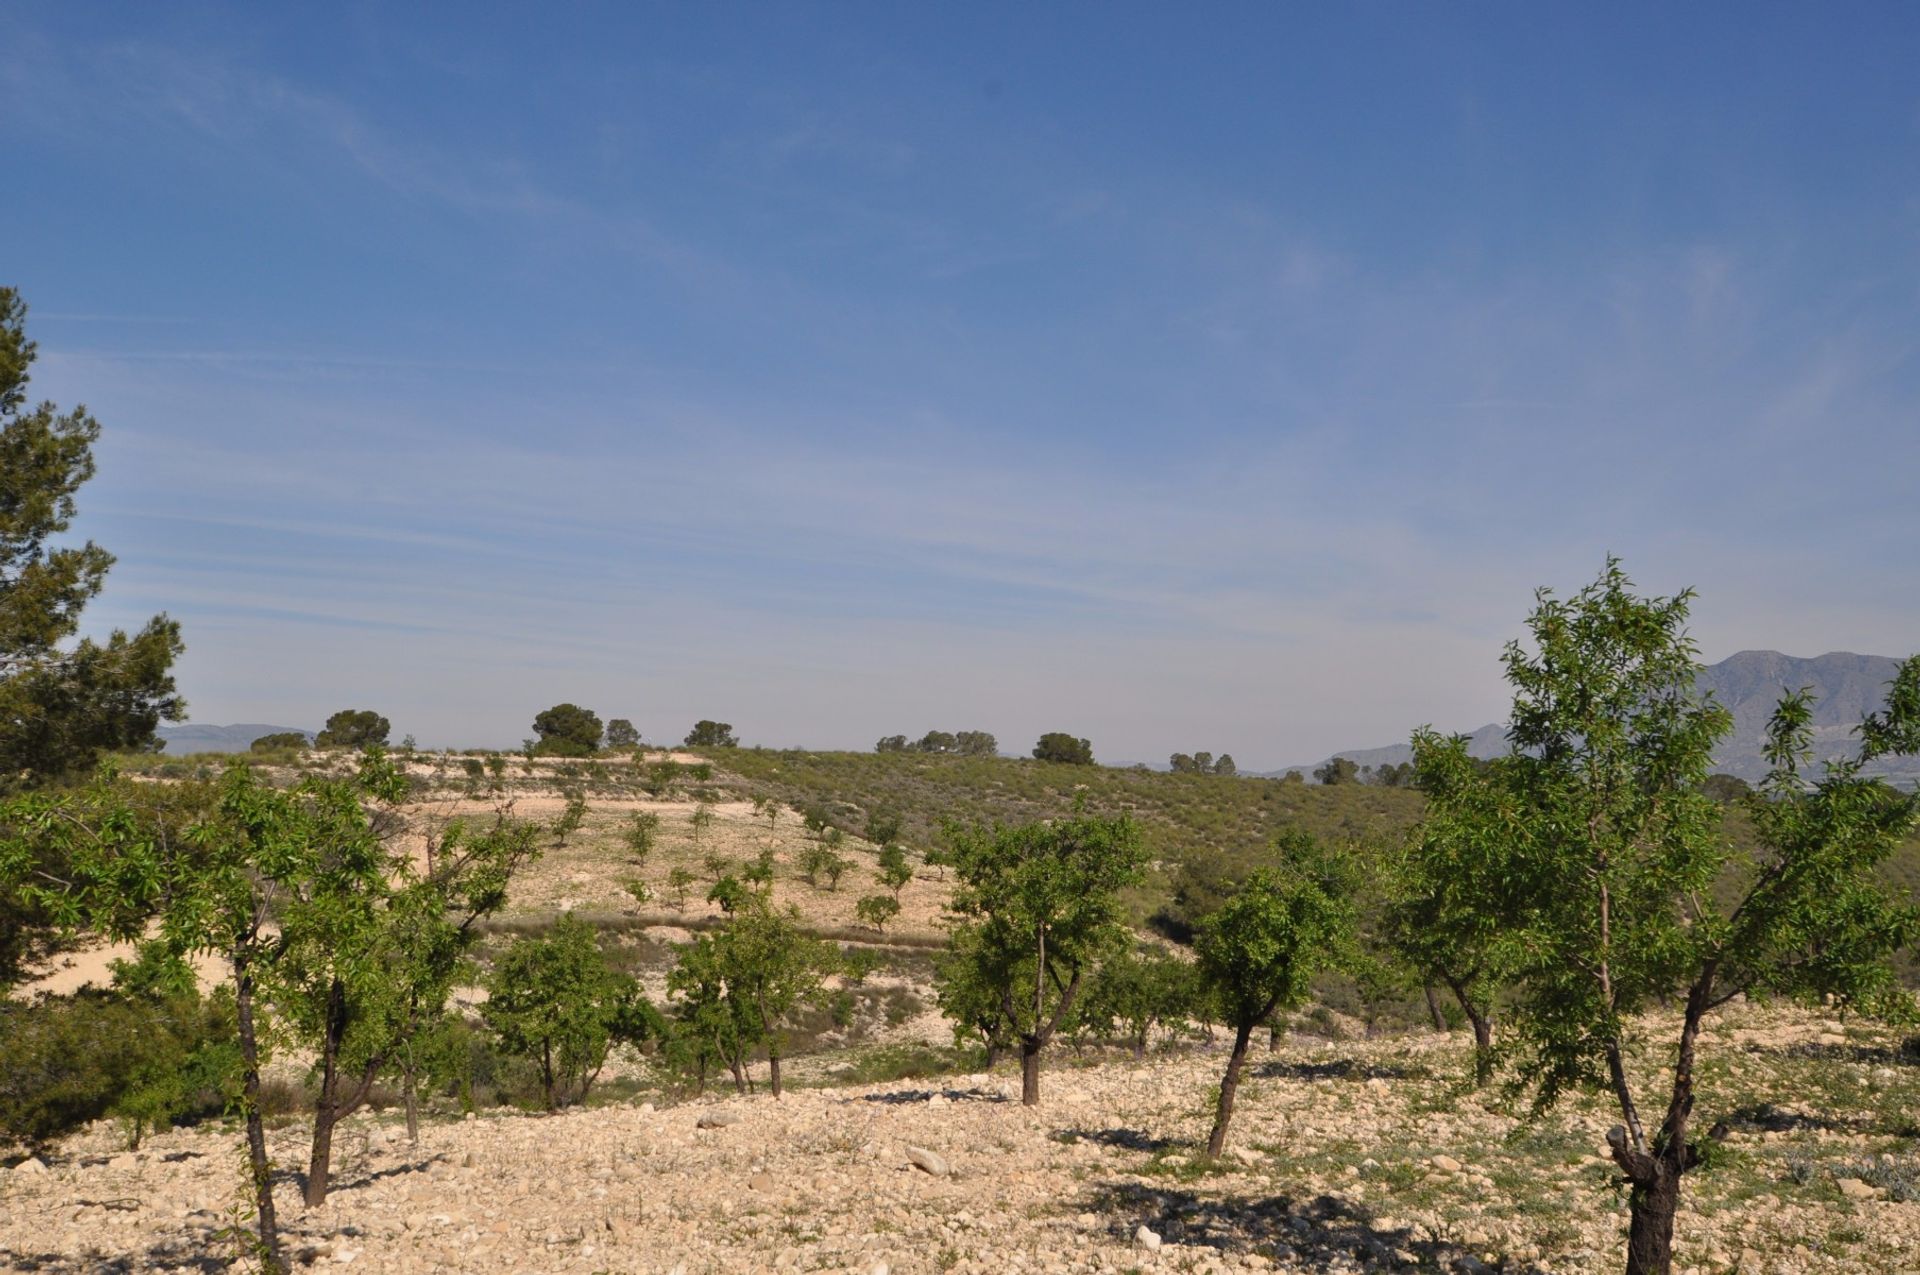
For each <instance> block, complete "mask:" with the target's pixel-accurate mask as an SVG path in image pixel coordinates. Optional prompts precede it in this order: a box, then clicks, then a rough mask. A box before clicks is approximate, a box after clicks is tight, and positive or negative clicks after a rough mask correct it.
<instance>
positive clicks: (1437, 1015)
mask: <svg viewBox="0 0 1920 1275" xmlns="http://www.w3.org/2000/svg"><path fill="white" fill-rule="evenodd" d="M1426 991H1427V1015H1428V1016H1429V1017H1430V1018H1432V1019H1433V1030H1435V1031H1437V1032H1443V1031H1445V1030H1447V1016H1446V1015H1445V1014H1443V1013H1441V1012H1440V994H1439V993H1438V992H1436V991H1434V989H1433V984H1432V983H1428V984H1427V987H1426Z"/></svg>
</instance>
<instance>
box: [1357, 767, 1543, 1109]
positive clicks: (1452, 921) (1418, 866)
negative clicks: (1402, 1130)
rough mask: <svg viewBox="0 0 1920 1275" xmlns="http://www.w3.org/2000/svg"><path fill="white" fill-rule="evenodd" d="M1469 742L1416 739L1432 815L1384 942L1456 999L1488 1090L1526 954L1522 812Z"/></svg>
mask: <svg viewBox="0 0 1920 1275" xmlns="http://www.w3.org/2000/svg"><path fill="white" fill-rule="evenodd" d="M1467 743H1468V741H1467V737H1466V736H1464V735H1455V736H1451V737H1442V736H1439V735H1436V734H1435V733H1433V732H1432V731H1431V730H1421V731H1419V732H1416V733H1415V735H1414V737H1413V755H1414V763H1413V764H1414V766H1415V768H1416V772H1417V774H1418V783H1419V786H1420V788H1421V789H1422V790H1423V791H1425V792H1426V794H1427V799H1428V801H1427V815H1426V818H1425V819H1424V820H1422V822H1421V824H1420V826H1419V827H1418V828H1417V829H1416V830H1415V833H1414V836H1413V837H1412V839H1411V842H1410V844H1409V845H1408V847H1407V850H1406V852H1405V853H1404V854H1402V855H1401V856H1400V858H1399V860H1398V862H1397V864H1396V865H1395V871H1394V872H1393V873H1392V874H1391V878H1392V879H1391V881H1390V884H1389V886H1388V890H1389V897H1388V900H1387V906H1386V908H1385V909H1384V911H1383V913H1382V916H1381V924H1380V935H1381V937H1382V939H1383V940H1384V942H1385V945H1386V946H1387V947H1388V948H1389V949H1390V950H1391V951H1392V952H1393V953H1394V955H1396V956H1397V957H1398V958H1399V959H1400V960H1401V961H1403V962H1404V963H1405V964H1406V965H1407V967H1408V968H1409V969H1410V970H1411V971H1412V973H1413V974H1414V975H1415V976H1416V977H1417V978H1418V979H1419V981H1420V982H1421V983H1422V984H1424V985H1426V986H1428V987H1431V986H1433V985H1434V984H1435V983H1438V984H1439V985H1441V986H1443V987H1445V988H1446V989H1447V990H1448V991H1450V992H1451V993H1453V997H1454V999H1455V1000H1456V1001H1457V1002H1459V1005H1460V1010H1461V1012H1462V1013H1463V1014H1464V1015H1465V1016H1466V1019H1467V1022H1468V1023H1469V1024H1471V1025H1472V1027H1473V1044H1474V1059H1473V1070H1474V1083H1475V1084H1476V1085H1485V1084H1486V1083H1487V1082H1488V1081H1490V1080H1492V1079H1493V1073H1494V1065H1495V1055H1494V1038H1493V1033H1494V1005H1495V998H1496V996H1497V994H1498V993H1499V990H1500V988H1501V986H1502V985H1503V984H1504V982H1505V981H1506V979H1507V978H1508V976H1509V974H1510V973H1511V971H1512V969H1513V966H1514V962H1515V960H1517V959H1518V957H1519V955H1520V952H1519V949H1518V947H1517V939H1518V936H1519V929H1518V927H1517V926H1516V925H1514V924H1513V923H1512V917H1513V915H1514V913H1515V910H1516V908H1517V906H1518V904H1517V902H1516V900H1515V899H1514V898H1513V897H1512V895H1513V890H1512V886H1513V883H1514V882H1515V881H1516V880H1517V879H1518V875H1517V874H1518V866H1517V865H1516V864H1515V863H1514V862H1513V853H1514V850H1515V847H1516V846H1517V845H1518V844H1519V840H1520V834H1521V832H1522V828H1521V819H1522V809H1521V805H1520V803H1519V801H1518V800H1517V799H1516V798H1515V796H1514V795H1513V785H1511V784H1509V783H1507V782H1503V781H1504V779H1505V778H1506V777H1505V776H1502V775H1494V774H1492V773H1491V771H1490V770H1489V769H1488V768H1487V767H1484V766H1483V765H1482V764H1481V763H1479V762H1477V761H1475V760H1474V759H1473V758H1472V757H1471V756H1469V755H1468V753H1467ZM1508 765H1509V763H1507V762H1505V761H1497V762H1495V763H1493V766H1492V770H1504V769H1505V768H1506V767H1507V766H1508ZM1442 1025H1444V1020H1442Z"/></svg>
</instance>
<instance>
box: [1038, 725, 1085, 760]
mask: <svg viewBox="0 0 1920 1275" xmlns="http://www.w3.org/2000/svg"><path fill="white" fill-rule="evenodd" d="M1033 755H1034V757H1035V758H1037V759H1038V760H1040V761H1050V762H1061V763H1065V764H1067V765H1073V766H1091V765H1093V745H1092V744H1091V743H1089V742H1088V741H1086V740H1084V739H1076V738H1074V737H1073V736H1072V735H1069V734H1066V733H1065V732H1063V731H1057V730H1056V731H1048V732H1047V733H1046V734H1044V735H1042V736H1041V737H1040V740H1039V742H1038V743H1036V744H1035V745H1034V746H1033Z"/></svg>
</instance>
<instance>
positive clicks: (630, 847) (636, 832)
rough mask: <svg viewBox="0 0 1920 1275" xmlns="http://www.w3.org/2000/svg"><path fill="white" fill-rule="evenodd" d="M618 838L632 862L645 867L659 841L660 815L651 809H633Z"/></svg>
mask: <svg viewBox="0 0 1920 1275" xmlns="http://www.w3.org/2000/svg"><path fill="white" fill-rule="evenodd" d="M620 839H621V840H622V841H624V842H625V843H626V846H627V854H628V856H629V857H630V858H631V859H632V860H633V862H634V863H635V864H636V865H638V866H640V867H645V866H646V862H647V860H648V859H649V858H651V857H652V855H653V850H654V847H655V846H656V845H658V844H659V841H660V816H659V815H658V814H657V813H655V812H654V811H651V810H638V811H635V812H634V813H633V815H632V816H631V817H630V818H629V819H628V820H627V825H626V827H625V828H623V829H621V832H620Z"/></svg>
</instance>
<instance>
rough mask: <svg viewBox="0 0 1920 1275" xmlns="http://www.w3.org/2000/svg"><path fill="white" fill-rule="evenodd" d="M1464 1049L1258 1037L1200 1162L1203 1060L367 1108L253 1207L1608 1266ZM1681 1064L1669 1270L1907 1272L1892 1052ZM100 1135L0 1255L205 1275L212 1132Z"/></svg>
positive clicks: (341, 1252)
mask: <svg viewBox="0 0 1920 1275" xmlns="http://www.w3.org/2000/svg"><path fill="white" fill-rule="evenodd" d="M1463 1044H1464V1042H1463V1041H1462V1040H1461V1039H1460V1038H1459V1037H1458V1036H1454V1037H1446V1036H1439V1035H1432V1034H1426V1033H1419V1034H1413V1035H1408V1036H1401V1037H1395V1038H1387V1039H1378V1040H1374V1041H1344V1042H1343V1041H1322V1040H1311V1039H1307V1038H1296V1039H1294V1040H1292V1041H1288V1042H1283V1044H1282V1046H1281V1049H1280V1050H1279V1051H1278V1052H1277V1053H1273V1054H1263V1055H1262V1056H1261V1057H1259V1058H1258V1060H1257V1065H1256V1067H1255V1068H1254V1074H1253V1077H1252V1079H1251V1080H1250V1082H1249V1083H1248V1084H1247V1086H1246V1087H1245V1088H1244V1089H1243V1092H1242V1097H1241V1105H1240V1112H1239V1115H1238V1117H1237V1119H1236V1123H1235V1126H1234V1136H1233V1138H1232V1139H1231V1148H1232V1154H1231V1155H1230V1156H1229V1157H1228V1158H1227V1159H1226V1160H1225V1161H1223V1162H1222V1163H1220V1164H1218V1165H1208V1164H1205V1163H1203V1162H1202V1160H1201V1158H1200V1157H1199V1156H1198V1155H1197V1154H1196V1145H1197V1143H1198V1142H1199V1141H1200V1140H1201V1139H1203V1138H1204V1135H1205V1132H1206V1126H1207V1119H1208V1115H1209V1112H1208V1103H1209V1101H1210V1097H1211V1093H1210V1088H1211V1086H1212V1085H1213V1084H1215V1083H1216V1082H1217V1079H1218V1072H1219V1068H1220V1065H1221V1062H1222V1055H1221V1053H1220V1051H1218V1050H1217V1049H1214V1050H1210V1049H1207V1048H1204V1047H1196V1048H1193V1049H1188V1050H1180V1051H1173V1052H1167V1053H1163V1054H1159V1055H1156V1056H1154V1057H1152V1058H1150V1059H1149V1060H1147V1061H1145V1062H1142V1063H1135V1062H1133V1061H1131V1060H1126V1059H1115V1058H1108V1059H1107V1060H1104V1061H1100V1062H1098V1063H1083V1064H1076V1063H1075V1062H1074V1060H1073V1059H1072V1057H1071V1055H1070V1054H1066V1053H1064V1052H1063V1053H1062V1054H1061V1055H1060V1056H1059V1057H1057V1058H1056V1059H1055V1060H1054V1065H1053V1066H1052V1067H1051V1068H1050V1070H1049V1071H1048V1073H1047V1076H1046V1082H1045V1094H1044V1097H1045V1102H1044V1104H1043V1105H1042V1106H1041V1107H1040V1108H1038V1109H1037V1110H1030V1109H1026V1108H1023V1107H1021V1106H1020V1104H1019V1102H1018V1098H1017V1096H1018V1080H1017V1077H1015V1076H1012V1075H1006V1074H995V1075H970V1076H952V1077H946V1078H943V1079H940V1080H935V1081H906V1082H895V1083H889V1084H881V1085H867V1086H859V1087H847V1088H813V1089H799V1090H790V1091H789V1092H788V1094H787V1095H786V1096H785V1097H784V1098H783V1099H781V1100H780V1101H778V1102H775V1101H774V1100H772V1099H771V1098H769V1097H766V1096H765V1095H764V1094H762V1095H758V1096H754V1097H749V1098H739V1097H731V1096H729V1097H726V1098H724V1099H719V1098H710V1099H708V1100H704V1101H695V1102H687V1103H684V1104H681V1105H675V1106H660V1107H658V1108H656V1107H655V1106H653V1105H652V1104H645V1103H643V1104H638V1105H630V1104H616V1105H609V1106H603V1107H594V1108H590V1109H587V1110H582V1111H575V1112H570V1113H567V1114H562V1115H557V1116H532V1115H519V1114H511V1115H483V1116H481V1117H479V1118H478V1119H465V1120H462V1119H457V1118H452V1117H444V1118H439V1119H434V1120H430V1121H428V1122H427V1124H426V1126H425V1128H424V1129H423V1132H422V1136H421V1141H420V1144H419V1145H418V1146H414V1145H410V1144H409V1143H408V1142H407V1141H406V1138H405V1135H404V1132H403V1131H402V1130H401V1129H400V1127H399V1122H398V1120H397V1117H395V1116H394V1115H393V1114H392V1113H386V1114H368V1115H362V1116H360V1117H356V1118H355V1119H354V1120H353V1121H351V1122H350V1123H349V1125H348V1126H347V1130H346V1132H345V1133H344V1134H343V1137H342V1139H341V1141H340V1143H339V1144H337V1145H338V1150H337V1158H336V1165H337V1168H338V1174H337V1187H336V1190H335V1192H334V1194H333V1197H332V1199H331V1200H330V1201H329V1202H328V1203H327V1205H325V1206H324V1207H322V1208H319V1209H315V1210H303V1209H302V1208H301V1206H300V1203H299V1182H298V1179H297V1175H296V1174H294V1173H292V1172H287V1173H284V1174H283V1175H282V1177H281V1179H280V1185H279V1189H278V1198H279V1201H280V1208H281V1211H282V1214H281V1215H282V1219H283V1223H284V1224H285V1228H286V1232H287V1243H288V1249H289V1252H290V1253H291V1254H293V1255H295V1256H296V1257H297V1262H296V1266H297V1268H298V1269H302V1270H334V1269H340V1268H343V1267H344V1268H348V1269H359V1270H367V1271H383V1272H384V1271H394V1272H409V1271H489V1272H494V1271H499V1272H514V1271H525V1272H549V1271H553V1272H558V1271H579V1272H593V1271H609V1272H614V1271H617V1272H662V1273H665V1272H673V1271H679V1272H682V1275H701V1273H704V1272H721V1271H752V1270H774V1271H783V1270H791V1271H817V1270H825V1271H853V1272H860V1273H862V1275H868V1273H871V1272H875V1271H879V1270H881V1269H882V1268H885V1269H887V1270H888V1271H890V1272H896V1273H900V1275H905V1273H907V1272H923V1271H924V1272H932V1271H981V1272H985V1271H993V1272H996V1273H998V1272H1052V1271H1128V1270H1140V1271H1195V1272H1207V1271H1237V1270H1270V1269H1272V1270H1282V1271H1359V1270H1381V1271H1389V1270H1391V1271H1414V1270H1453V1271H1478V1270H1483V1269H1489V1268H1490V1269H1496V1270H1503V1271H1507V1272H1537V1273H1543V1275H1544V1273H1547V1272H1576V1271H1592V1270H1609V1269H1617V1267H1618V1264H1619V1254H1620V1251H1621V1245H1622V1236H1623V1234H1624V1228H1625V1222H1626V1214H1625V1209H1624V1206H1623V1202H1622V1200H1621V1199H1620V1197H1619V1196H1618V1195H1617V1193H1616V1191H1615V1189H1614V1187H1613V1186H1612V1185H1611V1184H1612V1179H1613V1175H1612V1174H1611V1173H1610V1171H1609V1167H1608V1164H1607V1162H1606V1161H1605V1160H1604V1158H1603V1156H1602V1154H1601V1153H1602V1150H1603V1136H1604V1132H1605V1129H1606V1127H1607V1126H1608V1125H1609V1124H1611V1123H1612V1121H1613V1117H1612V1116H1611V1115H1610V1113H1609V1112H1608V1111H1607V1110H1606V1108H1605V1107H1604V1106H1603V1105H1601V1104H1600V1103H1599V1102H1597V1101H1594V1102H1584V1101H1582V1102H1574V1103H1571V1104H1569V1105H1568V1106H1567V1107H1565V1108H1563V1109H1561V1110H1559V1111H1557V1112H1555V1113H1554V1114H1552V1115H1550V1116H1548V1117H1547V1118H1545V1119H1543V1120H1541V1121H1538V1122H1534V1123H1528V1122H1526V1121H1524V1120H1522V1119H1520V1118H1519V1116H1518V1113H1517V1112H1516V1111H1515V1110H1514V1109H1512V1108H1510V1107H1509V1106H1507V1105H1505V1104H1503V1103H1502V1102H1501V1101H1499V1100H1498V1099H1497V1098H1495V1097H1491V1096H1480V1095H1474V1094H1471V1093H1466V1092H1463V1091H1462V1090H1461V1089H1460V1088H1459V1086H1458V1084H1457V1078H1458V1077H1459V1076H1460V1074H1461V1073H1462V1071H1463V1069H1464V1066H1465V1056H1464V1048H1463ZM1706 1050H1707V1053H1706V1056H1707V1059H1708V1070H1707V1092H1706V1094H1705V1095H1704V1096H1703V1099H1702V1108H1703V1110H1710V1111H1711V1112H1712V1118H1716V1119H1717V1118H1725V1119H1726V1120H1727V1124H1728V1129H1727V1136H1726V1137H1725V1139H1724V1141H1723V1142H1722V1144H1721V1146H1722V1154H1721V1155H1720V1156H1719V1157H1718V1158H1717V1160H1716V1162H1715V1164H1714V1165H1713V1166H1712V1167H1711V1168H1709V1169H1707V1170H1703V1171H1700V1172H1698V1173H1697V1174H1695V1175H1694V1176H1692V1177H1690V1178H1689V1184H1688V1196H1687V1205H1686V1211H1685V1213H1684V1215H1683V1216H1682V1218H1681V1223H1680V1252H1681V1266H1682V1268H1683V1269H1688V1270H1694V1271H1700V1272H1725V1271H1733V1270H1739V1271H1783V1272H1803V1271H1804V1272H1827V1271H1831V1272H1861V1271H1875V1272H1879V1271H1902V1270H1916V1271H1920V1202H1915V1200H1916V1198H1917V1197H1920V1182H1917V1181H1916V1172H1917V1171H1920V1165H1917V1164H1916V1160H1915V1146H1916V1142H1915V1137H1916V1133H1920V1129H1916V1127H1915V1118H1916V1115H1917V1114H1920V1105H1917V1104H1920V1065H1916V1064H1915V1061H1914V1060H1913V1059H1912V1058H1910V1057H1909V1056H1907V1055H1906V1054H1903V1053H1902V1052H1901V1051H1900V1049H1899V1036H1898V1035H1897V1034H1895V1033H1890V1032H1885V1031H1878V1030H1874V1029H1869V1028H1863V1027H1859V1026H1855V1025H1852V1024H1841V1023H1839V1022H1837V1021H1835V1020H1831V1019H1825V1020H1823V1019H1818V1018H1811V1017H1807V1016H1805V1015H1791V1014H1786V1013H1783V1012H1779V1011H1767V1010H1758V1009H1745V1010H1742V1011H1740V1012H1739V1013H1738V1014H1737V1015H1735V1016H1734V1017H1733V1018H1732V1019H1730V1020H1729V1021H1727V1022H1725V1023H1723V1024H1722V1025H1721V1026H1720V1027H1719V1028H1718V1029H1717V1030H1716V1031H1715V1032H1714V1033H1713V1035H1712V1037H1711V1038H1710V1040H1709V1041H1708V1042H1707V1046H1706ZM1653 1057H1654V1056H1653V1055H1652V1054H1651V1053H1650V1054H1649V1055H1648V1059H1647V1061H1649V1062H1651V1061H1652V1060H1653ZM821 1070H824V1069H821ZM706 1126H710V1127H706ZM305 1133H306V1130H305V1128H304V1126H303V1125H302V1124H301V1123H299V1122H297V1121H296V1122H293V1123H289V1124H287V1125H286V1126H284V1127H282V1128H280V1129H278V1130H277V1131H276V1132H275V1133H274V1135H273V1156H274V1159H275V1161H276V1162H277V1163H279V1164H281V1165H286V1166H294V1165H300V1164H304V1162H305V1143H304V1139H305ZM113 1138H114V1135H113V1131H112V1130H111V1129H108V1128H104V1127H99V1128H96V1129H94V1130H92V1131H90V1132H89V1133H88V1134H86V1135H83V1136H81V1137H79V1138H76V1139H74V1140H72V1141H71V1142H69V1143H68V1144H66V1145H64V1146H62V1147H61V1148H60V1149H59V1150H58V1151H57V1152H56V1153H53V1154H51V1155H50V1156H49V1158H48V1159H47V1161H46V1162H45V1163H44V1164H43V1163H42V1162H41V1161H38V1160H33V1161H24V1162H20V1163H17V1164H15V1165H14V1166H13V1167H12V1168H11V1169H10V1170H9V1171H7V1172H5V1173H4V1174H0V1266H5V1267H6V1268H8V1269H18V1270H39V1271H71V1272H79V1271H90V1272H91V1271H128V1272H131V1271H149V1270H152V1271H162V1270H209V1269H219V1268H221V1267H222V1266H223V1265H224V1263H225V1261H226V1259H227V1258H228V1257H229V1256H231V1255H232V1253H233V1252H234V1251H235V1250H234V1244H233V1242H232V1240H231V1239H230V1238H226V1237H225V1236H224V1235H223V1232H224V1231H225V1230H226V1228H229V1227H232V1226H234V1225H236V1224H244V1223H245V1221H246V1217H245V1213H244V1211H243V1210H242V1209H241V1208H240V1201H241V1200H242V1197H243V1191H242V1181H243V1176H242V1175H243V1168H242V1159H241V1154H242V1151H241V1140H240V1138H239V1136H238V1134H237V1132H236V1131H234V1130H233V1129H232V1128H221V1127H218V1126H205V1127H202V1128H200V1129H196V1130H176V1131H172V1132H169V1133H167V1134H165V1135H163V1136H160V1137H157V1138H153V1139H150V1140H149V1141H148V1142H147V1144H146V1145H145V1146H143V1147H142V1149H141V1150H139V1151H138V1152H131V1153H129V1152H125V1151H123V1150H120V1149H119V1148H118V1147H117V1146H116V1144H115V1142H114V1140H113ZM928 1153H931V1154H928ZM915 1159H918V1160H919V1161H921V1162H922V1165H923V1166H926V1167H916V1166H915V1164H914V1160H915ZM928 1167H930V1168H931V1169H933V1170H934V1171H933V1172H928V1171H927V1168H928Z"/></svg>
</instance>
